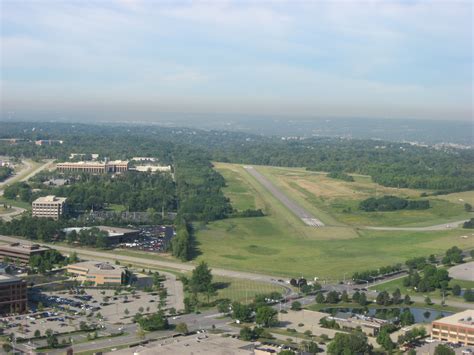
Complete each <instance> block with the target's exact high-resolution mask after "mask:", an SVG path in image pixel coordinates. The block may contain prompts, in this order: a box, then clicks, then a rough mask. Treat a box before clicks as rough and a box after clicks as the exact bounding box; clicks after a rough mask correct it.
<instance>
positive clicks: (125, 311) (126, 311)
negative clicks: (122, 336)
mask: <svg viewBox="0 0 474 355" xmlns="http://www.w3.org/2000/svg"><path fill="white" fill-rule="evenodd" d="M123 313H125V315H126V316H128V315H129V314H130V311H129V310H128V308H125V310H124V311H123Z"/></svg>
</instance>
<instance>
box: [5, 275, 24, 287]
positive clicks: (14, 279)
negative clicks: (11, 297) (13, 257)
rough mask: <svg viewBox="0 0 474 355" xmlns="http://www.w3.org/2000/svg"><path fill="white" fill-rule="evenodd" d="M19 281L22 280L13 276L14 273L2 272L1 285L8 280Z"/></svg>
mask: <svg viewBox="0 0 474 355" xmlns="http://www.w3.org/2000/svg"><path fill="white" fill-rule="evenodd" d="M17 281H22V279H20V278H19V277H16V276H12V275H5V274H0V285H1V284H4V283H8V282H17Z"/></svg>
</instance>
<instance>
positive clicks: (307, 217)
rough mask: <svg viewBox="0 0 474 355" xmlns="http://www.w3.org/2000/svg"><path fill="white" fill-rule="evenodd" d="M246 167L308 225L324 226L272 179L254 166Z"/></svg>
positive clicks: (245, 167)
mask: <svg viewBox="0 0 474 355" xmlns="http://www.w3.org/2000/svg"><path fill="white" fill-rule="evenodd" d="M244 169H245V170H247V172H248V173H249V174H250V175H252V176H253V177H254V178H255V179H256V180H257V181H258V182H259V183H260V184H262V185H263V186H264V187H265V188H266V189H267V190H268V191H269V192H270V193H271V194H272V195H273V196H274V197H275V198H276V199H277V200H278V201H280V202H281V203H282V204H283V205H284V206H285V207H286V208H288V209H289V210H290V211H291V212H293V214H294V215H296V217H298V218H300V219H301V220H302V221H303V222H304V223H305V224H306V225H308V226H311V227H324V223H323V222H321V221H320V220H319V219H317V218H316V217H315V216H313V215H312V214H311V213H310V212H308V211H307V210H306V209H304V208H303V207H301V206H300V205H299V204H297V203H296V202H295V201H293V200H291V199H290V198H289V197H288V196H286V195H285V194H284V193H283V192H282V191H281V190H280V189H279V188H278V187H276V186H275V185H274V184H273V183H272V182H271V181H270V180H268V179H267V178H266V177H265V176H263V175H262V174H260V173H259V172H258V171H257V169H255V168H254V167H253V166H249V165H245V166H244Z"/></svg>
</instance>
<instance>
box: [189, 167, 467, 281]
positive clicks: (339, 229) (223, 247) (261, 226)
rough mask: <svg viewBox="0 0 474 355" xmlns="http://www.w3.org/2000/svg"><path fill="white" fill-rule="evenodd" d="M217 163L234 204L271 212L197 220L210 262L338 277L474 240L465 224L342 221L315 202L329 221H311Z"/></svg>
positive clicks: (204, 254)
mask: <svg viewBox="0 0 474 355" xmlns="http://www.w3.org/2000/svg"><path fill="white" fill-rule="evenodd" d="M215 166H216V169H217V170H218V171H219V172H221V173H222V174H223V175H224V177H228V176H229V175H232V176H233V178H231V179H227V185H228V186H227V187H226V190H225V192H226V193H227V194H228V196H229V197H230V198H231V200H232V202H233V203H234V204H235V205H237V206H241V207H240V208H247V207H257V206H258V207H259V208H262V209H263V210H264V212H265V214H266V216H265V217H258V218H231V219H227V220H221V221H216V222H212V223H209V224H207V225H196V229H197V246H198V248H199V251H200V253H201V255H199V256H198V261H199V260H205V261H207V262H208V263H209V264H210V265H211V266H215V267H223V268H229V269H236V270H246V271H255V272H262V273H268V274H274V275H282V276H288V277H295V276H301V275H304V276H306V277H311V278H312V277H315V276H318V277H320V278H331V279H334V278H342V277H343V274H344V273H346V272H347V273H349V274H350V273H352V272H353V271H355V270H364V269H369V268H376V267H380V266H384V265H389V264H393V263H397V262H403V261H405V260H406V259H408V258H411V257H415V256H428V255H430V254H438V253H441V252H444V251H445V250H446V249H448V248H450V247H451V246H453V245H457V246H459V247H462V248H466V247H469V246H472V238H467V239H463V238H460V236H461V235H464V234H465V231H463V230H460V229H451V230H441V231H433V232H413V231H372V230H364V229H360V228H355V227H353V226H349V225H347V224H345V223H342V222H339V221H338V220H336V219H335V218H334V217H333V216H332V215H331V214H330V213H328V212H326V210H322V212H324V213H323V214H319V213H318V212H317V211H318V209H319V208H318V207H312V208H313V210H312V211H313V212H314V213H315V215H316V216H317V217H320V218H321V219H322V220H323V221H324V222H326V223H328V224H330V225H329V226H328V227H325V228H311V227H307V226H306V225H304V224H303V223H302V221H301V220H300V219H298V218H297V217H295V216H294V215H293V214H292V213H290V212H289V211H288V210H287V209H286V207H284V206H283V205H282V204H281V203H280V202H279V201H278V200H276V199H275V198H274V197H273V196H272V195H271V194H270V193H269V192H268V191H267V190H266V189H265V188H263V187H262V186H261V185H260V184H259V183H258V182H257V181H256V180H255V179H254V178H253V177H252V176H250V174H248V173H247V172H246V171H245V170H244V169H243V167H242V166H239V165H232V164H223V163H218V164H216V165H215ZM270 169H272V168H262V169H261V168H260V167H259V170H260V171H261V172H263V173H265V175H266V176H268V177H269V178H272V179H273V180H275V176H272V175H270V174H268V173H267V170H270ZM273 169H274V170H280V171H283V172H285V174H291V173H293V172H294V173H295V174H309V175H311V176H316V177H317V176H321V174H317V173H308V172H306V171H304V170H302V169H279V168H273ZM290 176H291V175H290ZM298 176H299V175H298ZM358 179H361V180H362V185H361V186H365V185H368V186H373V184H372V183H371V182H370V181H369V180H368V178H367V177H358ZM337 183H338V184H339V182H337ZM342 183H343V182H342ZM358 186H359V185H358ZM360 188H361V187H360ZM249 191H251V193H250V194H249V193H248V192H249ZM290 191H291V190H290ZM338 193H339V192H338ZM406 193H407V194H417V195H419V191H414V190H407V191H406ZM250 196H251V197H252V198H251V197H250ZM291 196H292V197H294V196H295V195H291ZM295 199H296V198H295ZM298 202H301V204H302V205H303V206H304V207H307V208H308V209H309V207H308V206H309V205H310V203H309V202H308V201H307V200H305V199H304V198H303V197H302V195H301V194H300V195H299V200H298ZM252 203H253V205H252ZM242 206H245V207H242ZM331 222H334V223H331Z"/></svg>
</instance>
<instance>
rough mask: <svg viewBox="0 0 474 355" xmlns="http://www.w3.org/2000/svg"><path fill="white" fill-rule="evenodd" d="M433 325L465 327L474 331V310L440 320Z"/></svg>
mask: <svg viewBox="0 0 474 355" xmlns="http://www.w3.org/2000/svg"><path fill="white" fill-rule="evenodd" d="M433 323H443V324H449V325H460V326H463V327H468V328H471V329H474V309H467V310H465V311H463V312H460V313H456V314H453V315H451V316H447V317H444V318H441V319H438V320H436V321H434V322H433Z"/></svg>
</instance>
